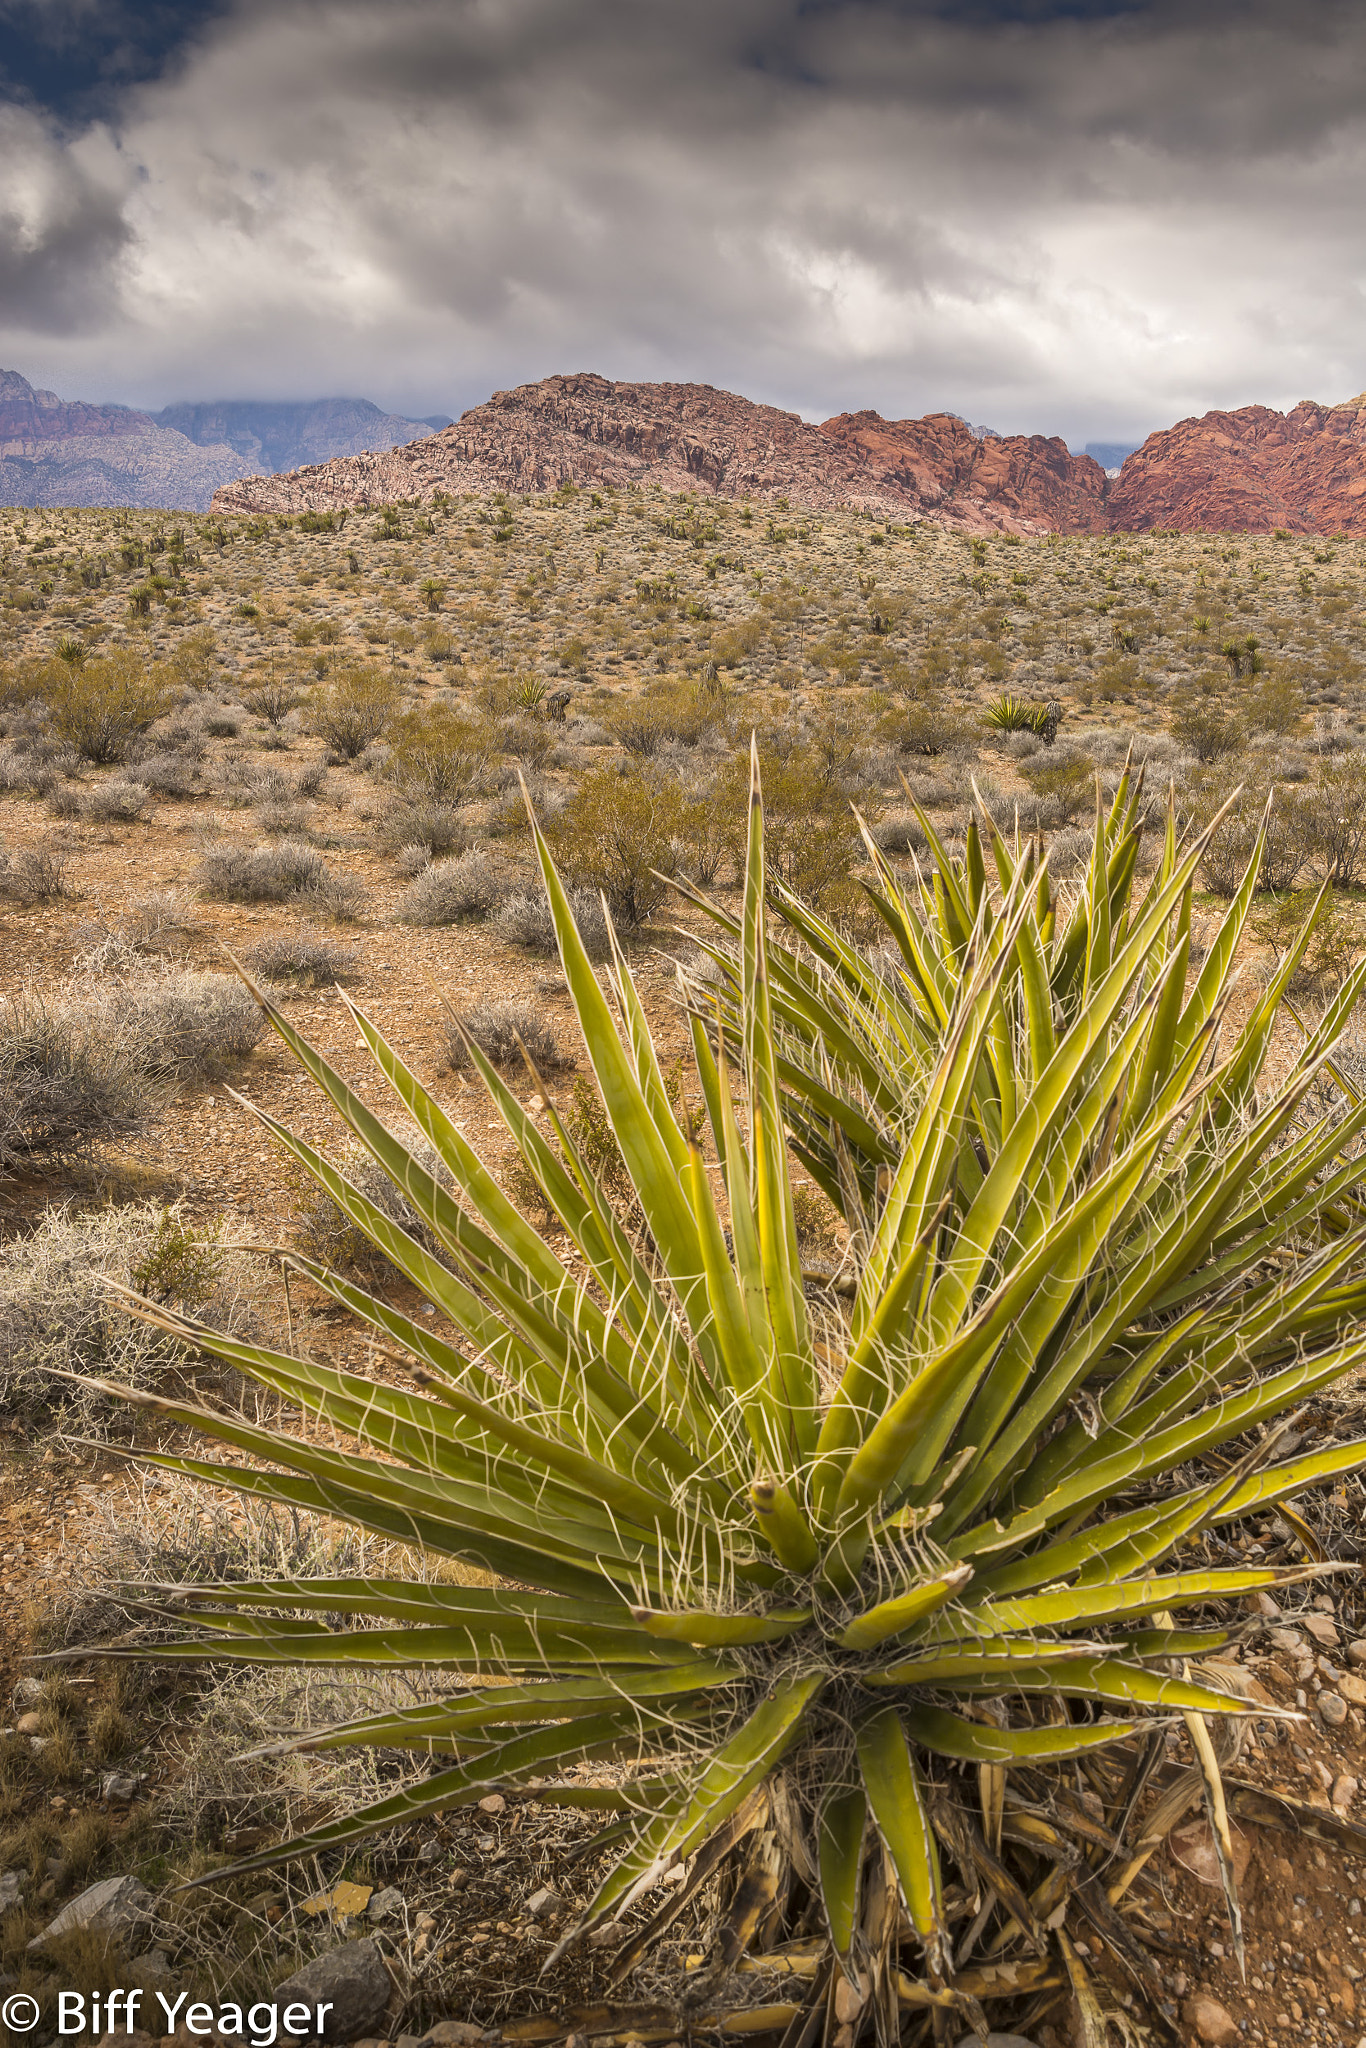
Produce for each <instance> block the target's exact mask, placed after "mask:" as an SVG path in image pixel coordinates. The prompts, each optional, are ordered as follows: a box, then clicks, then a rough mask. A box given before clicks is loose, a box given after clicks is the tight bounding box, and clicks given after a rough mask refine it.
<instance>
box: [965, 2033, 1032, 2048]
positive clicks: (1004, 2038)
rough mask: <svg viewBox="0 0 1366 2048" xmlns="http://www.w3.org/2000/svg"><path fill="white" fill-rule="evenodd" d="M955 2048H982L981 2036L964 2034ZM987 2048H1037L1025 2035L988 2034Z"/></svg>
mask: <svg viewBox="0 0 1366 2048" xmlns="http://www.w3.org/2000/svg"><path fill="white" fill-rule="evenodd" d="M955 2048H982V2041H981V2036H980V2035H978V2034H964V2036H963V2038H962V2040H961V2041H959V2042H957V2043H956V2044H955ZM987 2048H1035V2044H1034V2043H1033V2041H1031V2040H1028V2039H1027V2038H1026V2036H1025V2035H1023V2034H988V2035H987Z"/></svg>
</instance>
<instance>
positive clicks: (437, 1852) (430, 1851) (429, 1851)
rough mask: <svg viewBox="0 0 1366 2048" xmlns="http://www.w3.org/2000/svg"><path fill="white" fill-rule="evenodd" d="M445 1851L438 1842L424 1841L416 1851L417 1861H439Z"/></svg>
mask: <svg viewBox="0 0 1366 2048" xmlns="http://www.w3.org/2000/svg"><path fill="white" fill-rule="evenodd" d="M444 1854H445V1851H444V1850H443V1849H442V1847H441V1844H440V1842H424V1843H423V1844H422V1847H421V1848H420V1849H419V1850H418V1852H417V1860H418V1862H419V1863H439V1862H440V1861H441V1858H442V1856H443V1855H444Z"/></svg>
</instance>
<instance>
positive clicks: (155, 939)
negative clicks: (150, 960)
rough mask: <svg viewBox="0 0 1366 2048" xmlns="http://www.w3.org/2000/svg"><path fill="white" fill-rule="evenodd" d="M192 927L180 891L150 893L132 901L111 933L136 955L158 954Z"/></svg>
mask: <svg viewBox="0 0 1366 2048" xmlns="http://www.w3.org/2000/svg"><path fill="white" fill-rule="evenodd" d="M193 924H194V912H193V910H192V908H191V905H190V898H189V896H188V895H187V893H186V892H185V891H184V890H183V889H152V890H149V892H148V893H147V894H146V895H145V896H135V897H134V898H133V900H132V902H131V903H130V904H129V906H128V910H127V912H126V913H125V915H124V917H123V918H122V919H121V920H120V922H119V924H118V925H117V927H116V928H115V929H116V931H117V934H118V936H119V937H120V938H121V939H122V940H123V941H124V943H125V944H126V945H128V946H131V947H133V948H134V949H135V950H136V951H137V952H139V953H162V952H165V951H166V950H167V947H168V945H169V944H170V942H171V941H172V940H175V939H182V938H183V937H184V936H185V934H186V933H187V932H188V931H189V930H190V929H191V928H192V926H193ZM103 936H106V937H107V936H108V934H104V935H103Z"/></svg>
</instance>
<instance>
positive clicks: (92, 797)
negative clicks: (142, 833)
mask: <svg viewBox="0 0 1366 2048" xmlns="http://www.w3.org/2000/svg"><path fill="white" fill-rule="evenodd" d="M149 800H150V793H149V791H148V788H147V786H146V784H145V783H144V782H143V781H142V780H141V779H139V780H138V781H136V782H134V781H130V780H129V779H128V777H126V776H122V775H120V776H117V777H115V778H113V779H111V780H109V781H106V782H97V783H96V784H95V785H94V787H93V788H92V789H90V790H88V791H87V793H86V795H85V796H84V797H83V798H82V799H81V816H82V817H83V818H89V819H91V821H92V822H93V823H95V824H99V825H133V824H136V823H137V821H138V819H139V818H145V817H146V815H147V806H148V802H149Z"/></svg>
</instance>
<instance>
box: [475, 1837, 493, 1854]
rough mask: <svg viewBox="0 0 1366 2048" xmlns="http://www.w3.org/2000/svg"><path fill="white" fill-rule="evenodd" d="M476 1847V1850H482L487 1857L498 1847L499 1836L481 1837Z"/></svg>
mask: <svg viewBox="0 0 1366 2048" xmlns="http://www.w3.org/2000/svg"><path fill="white" fill-rule="evenodd" d="M474 1846H475V1848H476V1849H482V1850H483V1852H484V1854H485V1855H486V1856H487V1854H488V1852H489V1850H490V1849H496V1848H497V1847H498V1837H497V1835H480V1837H479V1839H478V1841H477V1842H476V1843H475V1845H474Z"/></svg>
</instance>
